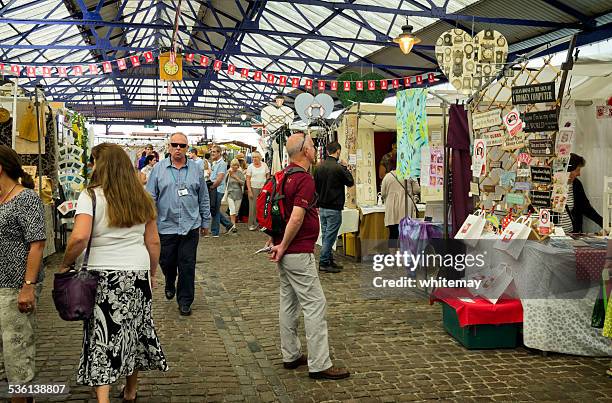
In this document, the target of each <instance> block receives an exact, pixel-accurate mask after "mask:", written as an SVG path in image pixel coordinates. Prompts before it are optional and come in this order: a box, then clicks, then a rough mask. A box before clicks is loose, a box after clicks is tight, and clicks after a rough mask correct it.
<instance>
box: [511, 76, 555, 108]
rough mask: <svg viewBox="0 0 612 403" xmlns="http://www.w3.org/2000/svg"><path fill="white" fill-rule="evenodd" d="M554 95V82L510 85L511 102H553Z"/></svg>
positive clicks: (516, 103)
mask: <svg viewBox="0 0 612 403" xmlns="http://www.w3.org/2000/svg"><path fill="white" fill-rule="evenodd" d="M553 101H556V97H555V82H554V81H551V82H549V83H542V84H532V85H520V86H516V87H512V104H513V105H519V104H535V103H538V102H553Z"/></svg>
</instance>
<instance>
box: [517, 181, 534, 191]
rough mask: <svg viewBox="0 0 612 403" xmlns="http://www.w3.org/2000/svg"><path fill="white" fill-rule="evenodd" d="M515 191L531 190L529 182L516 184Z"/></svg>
mask: <svg viewBox="0 0 612 403" xmlns="http://www.w3.org/2000/svg"><path fill="white" fill-rule="evenodd" d="M514 190H531V183H529V182H514Z"/></svg>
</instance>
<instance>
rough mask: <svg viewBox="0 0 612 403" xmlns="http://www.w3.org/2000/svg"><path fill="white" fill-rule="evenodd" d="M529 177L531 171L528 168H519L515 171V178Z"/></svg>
mask: <svg viewBox="0 0 612 403" xmlns="http://www.w3.org/2000/svg"><path fill="white" fill-rule="evenodd" d="M529 175H531V170H530V169H529V168H519V169H517V170H516V176H519V177H522V178H527V177H528V176H529Z"/></svg>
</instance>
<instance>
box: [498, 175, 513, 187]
mask: <svg viewBox="0 0 612 403" xmlns="http://www.w3.org/2000/svg"><path fill="white" fill-rule="evenodd" d="M515 180H516V172H508V171H504V172H502V173H501V175H500V177H499V184H500V185H502V186H510V187H512V186H514V182H515Z"/></svg>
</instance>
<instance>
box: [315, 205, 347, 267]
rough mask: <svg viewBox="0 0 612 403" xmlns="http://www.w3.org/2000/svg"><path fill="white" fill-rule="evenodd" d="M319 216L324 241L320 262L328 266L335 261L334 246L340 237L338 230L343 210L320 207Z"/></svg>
mask: <svg viewBox="0 0 612 403" xmlns="http://www.w3.org/2000/svg"><path fill="white" fill-rule="evenodd" d="M319 217H320V218H321V242H322V243H323V245H322V246H321V256H320V257H319V264H320V265H324V266H327V265H330V264H331V263H332V262H333V261H334V255H333V253H332V246H333V245H334V242H336V239H337V238H338V231H339V230H340V224H342V211H340V210H330V209H327V208H320V209H319Z"/></svg>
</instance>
